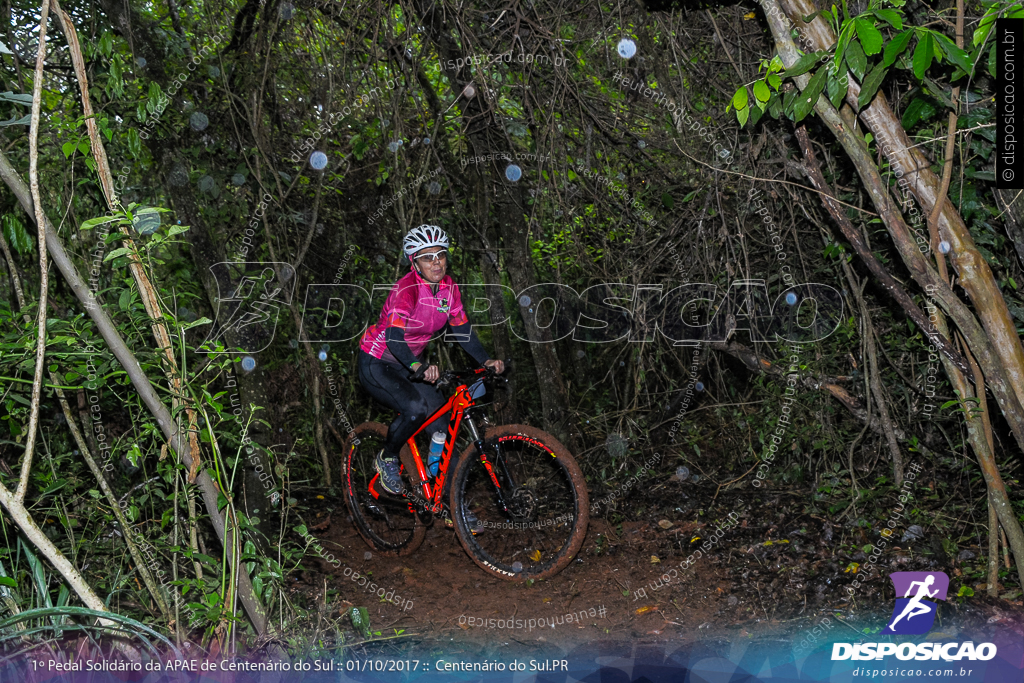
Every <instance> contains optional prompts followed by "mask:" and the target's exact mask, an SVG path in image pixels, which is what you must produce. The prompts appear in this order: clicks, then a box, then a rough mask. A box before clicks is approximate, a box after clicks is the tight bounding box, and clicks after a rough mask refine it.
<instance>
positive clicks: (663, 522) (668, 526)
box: [658, 519, 672, 529]
mask: <svg viewBox="0 0 1024 683" xmlns="http://www.w3.org/2000/svg"><path fill="white" fill-rule="evenodd" d="M658 526H660V527H661V528H662V529H671V528H672V522H670V521H668V520H667V519H663V520H661V521H660V522H658Z"/></svg>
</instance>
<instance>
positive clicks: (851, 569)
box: [843, 562, 860, 574]
mask: <svg viewBox="0 0 1024 683" xmlns="http://www.w3.org/2000/svg"><path fill="white" fill-rule="evenodd" d="M858 569H860V563H858V562H851V563H850V564H848V565H847V566H846V569H844V570H843V573H844V574H848V573H850V572H853V573H854V574H856V573H857V570H858Z"/></svg>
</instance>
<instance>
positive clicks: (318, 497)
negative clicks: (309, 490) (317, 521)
mask: <svg viewBox="0 0 1024 683" xmlns="http://www.w3.org/2000/svg"><path fill="white" fill-rule="evenodd" d="M316 499H317V500H323V499H324V497H323V496H317V497H316Z"/></svg>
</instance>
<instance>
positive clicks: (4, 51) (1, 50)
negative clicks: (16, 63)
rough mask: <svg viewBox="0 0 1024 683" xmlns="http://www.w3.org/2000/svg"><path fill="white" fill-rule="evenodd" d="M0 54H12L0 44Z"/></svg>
mask: <svg viewBox="0 0 1024 683" xmlns="http://www.w3.org/2000/svg"><path fill="white" fill-rule="evenodd" d="M0 54H2V55H13V54H14V53H13V52H11V49H10V48H9V47H7V46H6V45H4V44H3V43H0Z"/></svg>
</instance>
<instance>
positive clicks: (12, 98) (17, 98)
mask: <svg viewBox="0 0 1024 683" xmlns="http://www.w3.org/2000/svg"><path fill="white" fill-rule="evenodd" d="M0 100H6V101H7V102H17V103H18V104H24V105H25V106H26V107H31V106H32V96H31V95H24V94H22V93H13V92H11V91H10V90H8V91H7V92H0Z"/></svg>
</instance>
